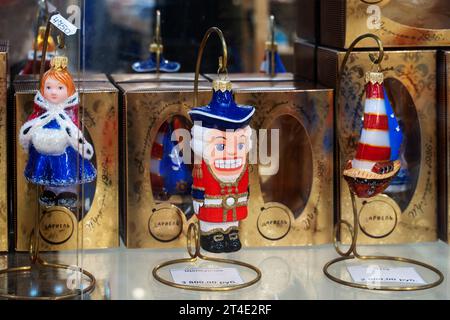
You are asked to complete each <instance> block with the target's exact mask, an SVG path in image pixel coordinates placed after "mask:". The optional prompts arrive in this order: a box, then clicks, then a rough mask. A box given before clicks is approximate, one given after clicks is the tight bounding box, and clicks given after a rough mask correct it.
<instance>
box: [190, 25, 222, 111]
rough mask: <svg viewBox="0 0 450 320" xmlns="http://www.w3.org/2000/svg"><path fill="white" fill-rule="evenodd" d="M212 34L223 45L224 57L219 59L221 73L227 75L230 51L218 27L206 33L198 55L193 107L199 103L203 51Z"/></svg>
mask: <svg viewBox="0 0 450 320" xmlns="http://www.w3.org/2000/svg"><path fill="white" fill-rule="evenodd" d="M212 33H217V35H218V36H219V39H220V42H221V43H222V57H220V59H219V71H218V72H219V73H220V72H224V73H227V64H228V50H227V43H226V42H225V37H224V36H223V33H222V30H220V29H219V28H217V27H211V28H209V29H208V31H206V33H205V35H204V36H203V40H202V42H201V43H200V49H199V51H198V55H197V64H196V66H195V79H194V104H193V106H194V107H195V106H197V102H198V78H199V76H200V66H201V63H202V56H203V50H204V49H205V47H206V43H207V41H208V39H209V36H210V35H211V34H212Z"/></svg>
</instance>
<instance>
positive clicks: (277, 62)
mask: <svg viewBox="0 0 450 320" xmlns="http://www.w3.org/2000/svg"><path fill="white" fill-rule="evenodd" d="M269 21H270V23H269V25H270V40H269V41H267V42H266V49H265V52H264V60H263V62H262V63H261V68H260V71H261V72H264V73H266V74H271V75H275V74H277V73H286V68H285V67H284V65H283V61H281V58H280V54H279V53H278V44H277V43H276V42H275V17H274V16H273V15H271V16H270V20H269Z"/></svg>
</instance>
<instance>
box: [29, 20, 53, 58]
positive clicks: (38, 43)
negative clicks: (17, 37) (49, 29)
mask: <svg viewBox="0 0 450 320" xmlns="http://www.w3.org/2000/svg"><path fill="white" fill-rule="evenodd" d="M45 29H46V27H45V26H40V27H39V31H38V36H37V39H36V40H35V41H34V42H33V49H36V51H42V50H43V48H44V39H45ZM55 50H56V45H55V41H54V40H53V37H52V36H51V35H48V43H47V52H53V51H55Z"/></svg>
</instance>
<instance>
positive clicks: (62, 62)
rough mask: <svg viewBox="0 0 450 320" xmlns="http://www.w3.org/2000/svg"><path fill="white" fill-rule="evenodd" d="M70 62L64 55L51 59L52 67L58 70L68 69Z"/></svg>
mask: <svg viewBox="0 0 450 320" xmlns="http://www.w3.org/2000/svg"><path fill="white" fill-rule="evenodd" d="M68 64H69V59H68V58H67V57H64V56H56V57H53V58H52V60H51V61H50V66H51V68H52V69H53V70H56V71H64V70H66V69H67V65H68Z"/></svg>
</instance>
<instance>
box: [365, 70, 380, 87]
mask: <svg viewBox="0 0 450 320" xmlns="http://www.w3.org/2000/svg"><path fill="white" fill-rule="evenodd" d="M365 79H366V83H369V82H370V83H372V84H375V83H378V84H382V83H383V81H384V75H383V73H382V72H366V78H365Z"/></svg>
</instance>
